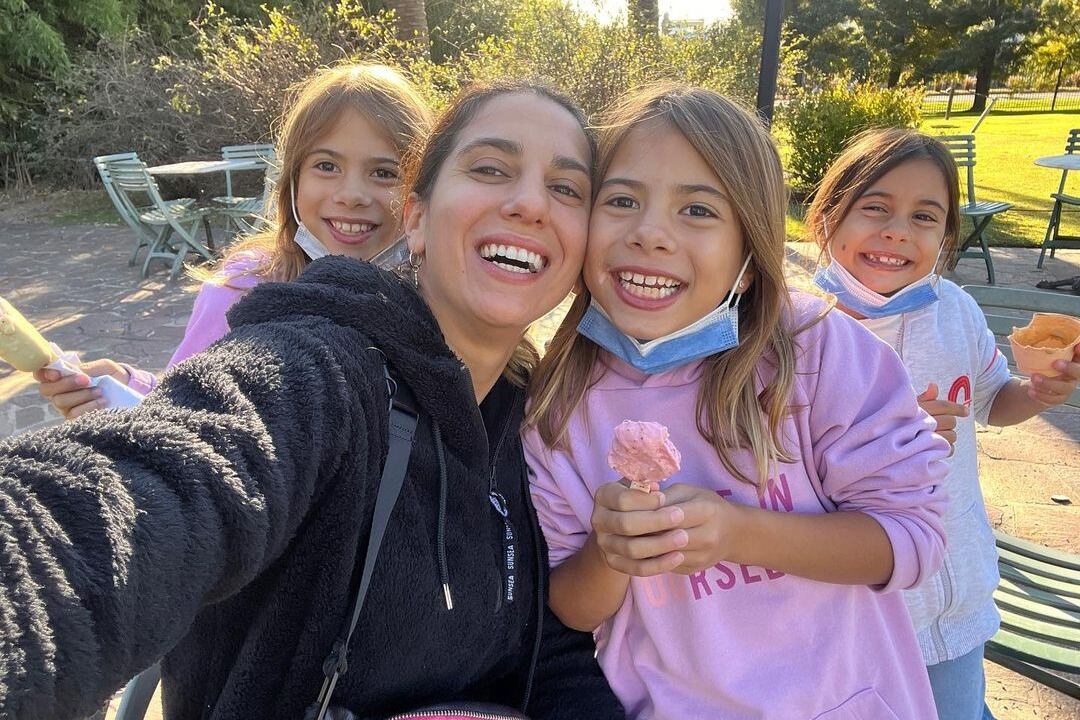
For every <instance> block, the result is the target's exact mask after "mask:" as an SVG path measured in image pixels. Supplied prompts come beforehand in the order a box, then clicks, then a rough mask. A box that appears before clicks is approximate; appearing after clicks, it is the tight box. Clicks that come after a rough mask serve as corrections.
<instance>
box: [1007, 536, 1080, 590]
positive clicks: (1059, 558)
mask: <svg viewBox="0 0 1080 720" xmlns="http://www.w3.org/2000/svg"><path fill="white" fill-rule="evenodd" d="M994 541H995V542H996V543H997V546H998V550H1001V549H1006V550H1009V551H1011V552H1014V553H1017V554H1018V555H1023V556H1025V557H1028V558H1031V559H1033V560H1038V561H1039V562H1044V563H1049V564H1051V565H1054V566H1056V567H1059V568H1066V569H1068V570H1075V571H1076V575H1074V576H1072V577H1074V578H1075V581H1076V582H1080V555H1074V554H1072V553H1068V552H1064V551H1063V550H1054V549H1053V548H1048V547H1046V546H1044V545H1039V544H1038V543H1033V542H1031V541H1029V540H1022V539H1021V538H1018V537H1013V536H1012V535H1008V534H1006V533H1003V532H1001V531H1000V530H995V531H994Z"/></svg>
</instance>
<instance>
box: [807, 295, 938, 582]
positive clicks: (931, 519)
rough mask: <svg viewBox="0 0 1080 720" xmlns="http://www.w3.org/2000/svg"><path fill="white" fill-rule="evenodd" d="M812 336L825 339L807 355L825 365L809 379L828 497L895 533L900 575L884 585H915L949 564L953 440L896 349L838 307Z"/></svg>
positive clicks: (812, 423)
mask: <svg viewBox="0 0 1080 720" xmlns="http://www.w3.org/2000/svg"><path fill="white" fill-rule="evenodd" d="M806 334H807V335H811V336H816V344H817V347H816V348H809V349H808V355H811V356H816V357H818V359H819V360H818V362H819V366H818V372H817V373H813V374H811V375H808V376H806V377H808V378H809V384H810V388H809V389H808V397H809V402H810V412H809V427H810V433H811V443H812V452H813V458H814V464H815V467H816V470H817V474H818V477H819V478H820V481H821V487H822V491H823V492H824V494H825V495H826V496H827V497H828V498H829V499H830V500H831V501H832V502H833V503H834V504H835V505H836V508H837V509H838V510H856V511H860V512H864V513H866V514H867V515H869V516H871V517H873V518H874V519H875V520H876V521H877V522H878V523H879V524H880V525H881V527H882V528H883V529H884V530H885V533H886V535H888V537H889V541H890V543H891V544H892V548H893V574H892V577H891V578H890V580H889V582H888V583H887V584H886V585H884V586H883V587H878V588H875V589H877V590H881V591H892V590H899V589H907V588H911V587H915V586H916V585H918V584H919V583H920V582H923V581H924V580H926V579H928V578H930V577H931V576H932V575H933V574H934V573H936V572H937V570H938V569H939V568H940V567H941V563H942V558H943V553H944V549H945V533H944V527H943V525H942V520H941V516H942V514H943V513H944V511H945V507H946V502H947V498H946V495H945V492H944V490H943V489H942V487H941V486H940V483H941V482H942V481H943V480H944V478H945V475H946V473H947V471H948V469H947V466H946V464H945V462H944V460H945V458H946V457H947V456H948V454H949V444H948V443H947V442H946V441H945V440H943V439H942V438H940V437H938V436H937V435H935V434H934V428H935V424H934V421H933V420H932V419H931V418H930V416H929V415H927V414H926V413H925V412H923V411H922V410H921V409H920V408H919V406H918V403H917V402H916V400H915V393H914V391H913V390H912V387H911V381H910V379H909V377H908V374H907V371H906V370H905V369H904V366H903V365H902V364H901V362H900V358H899V357H897V355H896V353H895V352H893V350H892V348H890V347H889V346H888V345H886V344H885V343H883V342H881V341H880V340H878V339H877V338H876V337H874V336H873V335H872V334H871V333H870V332H869V331H868V330H866V329H865V328H864V327H862V326H861V325H860V324H859V323H857V322H855V321H854V320H852V319H850V318H848V317H847V316H845V315H842V314H841V313H839V312H837V311H833V312H830V313H829V315H828V316H827V317H826V318H825V319H824V320H823V321H822V322H821V323H819V325H818V326H816V327H815V328H813V329H812V330H811V331H808V332H807V333H806ZM812 341H815V340H812Z"/></svg>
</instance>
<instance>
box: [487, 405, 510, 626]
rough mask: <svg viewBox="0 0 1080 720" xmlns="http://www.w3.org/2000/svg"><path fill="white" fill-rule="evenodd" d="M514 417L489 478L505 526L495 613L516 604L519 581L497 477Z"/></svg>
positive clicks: (498, 447) (491, 497) (492, 498)
mask: <svg viewBox="0 0 1080 720" xmlns="http://www.w3.org/2000/svg"><path fill="white" fill-rule="evenodd" d="M512 417H513V413H509V414H508V415H507V416H506V420H504V421H503V428H502V433H500V434H499V441H498V443H496V445H495V454H494V455H492V457H491V475H490V476H489V477H488V502H490V503H491V507H492V508H494V509H495V513H496V514H497V515H498V516H499V518H500V519H501V520H502V524H503V527H502V530H503V533H502V535H503V548H502V562H501V564H500V569H499V572H500V575H501V576H502V583H501V587H500V588H499V601H498V603H496V605H495V612H499V611H500V610H502V606H503V603H507V604H509V603H512V602H514V586H515V585H516V580H517V575H516V572H517V545H516V544H515V538H514V526H513V525H511V524H510V506H509V505H508V504H507V502H506V498H505V497H503V494H502V493H500V492H499V488H498V484H497V481H496V477H495V476H496V472H497V471H498V467H499V455H500V454H501V453H502V446H503V442H504V441H505V440H506V433H507V431H509V429H510V420H511V418H512Z"/></svg>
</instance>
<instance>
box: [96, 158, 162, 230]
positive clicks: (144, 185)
mask: <svg viewBox="0 0 1080 720" xmlns="http://www.w3.org/2000/svg"><path fill="white" fill-rule="evenodd" d="M106 166H107V169H108V172H109V175H110V177H111V179H112V184H113V187H115V188H116V190H117V193H118V194H120V195H121V196H122V197H124V198H125V199H126V201H127V202H128V203H129V204H130V205H131V207H132V208H134V209H136V213H135V214H136V217H138V212H137V208H138V204H137V203H136V202H135V201H134V200H133V199H132V198H131V195H132V194H133V193H138V194H141V195H145V196H146V197H147V199H148V200H149V204H150V205H152V206H154V207H156V208H157V209H159V210H161V211H162V212H163V213H165V215H166V216H167V215H168V207H167V206H166V203H165V200H164V199H162V197H161V192H160V191H159V190H158V186H157V181H156V180H154V176H153V175H151V174H150V173H149V172H147V170H146V163H144V162H142V161H140V160H114V161H111V162H108V163H106Z"/></svg>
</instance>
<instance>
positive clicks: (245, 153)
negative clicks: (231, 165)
mask: <svg viewBox="0 0 1080 720" xmlns="http://www.w3.org/2000/svg"><path fill="white" fill-rule="evenodd" d="M274 157H275V150H274V146H273V145H272V144H270V143H255V144H251V145H226V146H225V147H223V148H221V159H222V160H261V161H263V162H264V163H266V164H268V165H269V164H270V163H271V162H272V161H273V160H274Z"/></svg>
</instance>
